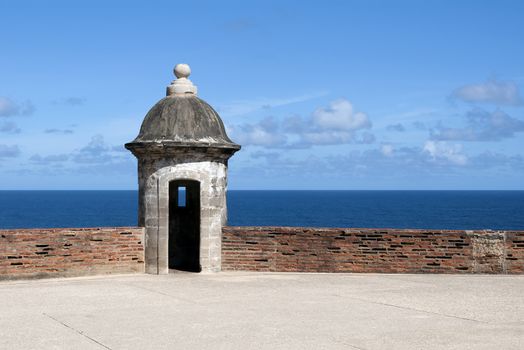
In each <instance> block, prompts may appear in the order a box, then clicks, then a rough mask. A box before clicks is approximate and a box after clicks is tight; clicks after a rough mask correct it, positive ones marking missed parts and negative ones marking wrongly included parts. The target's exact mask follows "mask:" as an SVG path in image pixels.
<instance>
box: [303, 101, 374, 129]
mask: <svg viewBox="0 0 524 350" xmlns="http://www.w3.org/2000/svg"><path fill="white" fill-rule="evenodd" d="M312 119H313V124H314V125H315V126H316V127H317V128H319V129H321V130H337V131H340V130H346V131H351V130H358V129H368V128H370V127H371V122H370V121H369V118H368V116H367V115H366V114H365V113H362V112H357V113H355V112H354V111H353V105H352V104H351V102H349V101H348V100H336V101H333V102H331V103H330V104H329V106H328V107H321V108H318V109H317V110H316V111H315V112H313V118H312Z"/></svg>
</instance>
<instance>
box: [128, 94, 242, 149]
mask: <svg viewBox="0 0 524 350" xmlns="http://www.w3.org/2000/svg"><path fill="white" fill-rule="evenodd" d="M165 141H168V142H180V143H204V144H210V145H211V144H223V145H226V144H230V145H234V143H233V141H231V140H230V139H229V137H228V136H227V134H226V130H225V128H224V123H222V120H221V119H220V116H219V115H218V113H217V112H216V111H215V110H214V109H213V108H212V107H211V106H210V105H209V104H208V103H207V102H206V101H204V100H202V99H200V98H198V97H196V96H195V95H193V94H187V95H171V96H168V97H165V98H163V99H161V100H160V101H159V102H158V103H157V104H155V105H154V106H153V108H151V110H149V112H148V113H147V115H146V117H145V118H144V121H143V123H142V127H141V128H140V133H139V134H138V136H137V138H136V139H135V140H134V141H133V142H165Z"/></svg>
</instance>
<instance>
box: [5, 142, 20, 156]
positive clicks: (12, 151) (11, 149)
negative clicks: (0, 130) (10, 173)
mask: <svg viewBox="0 0 524 350" xmlns="http://www.w3.org/2000/svg"><path fill="white" fill-rule="evenodd" d="M20 154H21V152H20V148H19V147H18V146H17V145H1V144H0V158H15V157H18V156H19V155H20Z"/></svg>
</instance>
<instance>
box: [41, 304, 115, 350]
mask: <svg viewBox="0 0 524 350" xmlns="http://www.w3.org/2000/svg"><path fill="white" fill-rule="evenodd" d="M42 314H43V315H44V316H46V317H48V318H50V319H52V320H53V321H55V322H58V323H60V324H61V325H62V326H64V327H66V328H69V329H71V330H72V331H75V332H76V333H78V334H80V335H81V336H83V337H85V338H87V339H89V340H91V341H92V342H94V343H96V344H98V345H100V346H101V347H103V348H105V349H109V350H112V349H111V348H110V347H108V346H107V345H104V344H102V343H101V342H99V341H98V340H96V339H93V338H91V337H90V336H88V335H87V334H85V333H84V332H83V331H81V330H78V329H76V328H74V327H72V326H70V325H68V324H67V323H65V322H62V321H60V320H59V319H57V318H55V317H53V316H51V315H49V314H46V313H45V312H43V313H42Z"/></svg>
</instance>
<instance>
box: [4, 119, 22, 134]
mask: <svg viewBox="0 0 524 350" xmlns="http://www.w3.org/2000/svg"><path fill="white" fill-rule="evenodd" d="M0 132H2V133H6V134H19V133H20V132H21V129H20V128H19V127H18V126H17V125H16V123H14V122H12V121H8V122H5V123H2V124H0Z"/></svg>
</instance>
